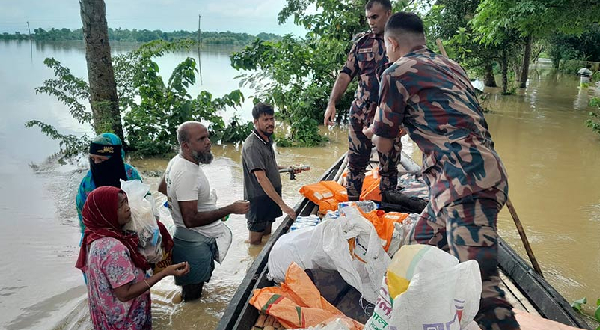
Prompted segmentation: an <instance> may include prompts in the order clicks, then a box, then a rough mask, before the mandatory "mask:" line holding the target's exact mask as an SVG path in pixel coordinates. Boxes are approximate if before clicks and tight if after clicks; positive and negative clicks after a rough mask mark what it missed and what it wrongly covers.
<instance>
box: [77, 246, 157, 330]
mask: <svg viewBox="0 0 600 330" xmlns="http://www.w3.org/2000/svg"><path fill="white" fill-rule="evenodd" d="M88 251H89V252H88V257H87V269H86V271H85V274H86V276H87V278H88V286H87V288H88V302H89V307H90V315H91V318H92V323H93V324H94V329H96V330H97V329H102V330H108V329H115V330H116V329H119V330H120V329H132V330H137V329H152V315H151V313H150V291H146V292H144V293H143V294H142V295H140V296H139V297H137V298H134V299H131V300H129V301H126V302H121V301H119V299H118V298H117V296H116V295H115V294H114V288H118V287H120V286H122V285H124V284H127V283H130V282H132V281H133V282H138V281H143V280H144V277H145V275H144V272H143V271H142V270H141V269H140V268H137V267H136V266H135V264H134V263H133V261H132V260H131V258H130V257H129V250H128V249H127V247H125V245H123V244H122V243H121V242H120V241H119V240H117V239H114V238H112V237H105V238H101V239H98V240H96V241H94V242H92V243H91V244H90V246H89V248H88Z"/></svg>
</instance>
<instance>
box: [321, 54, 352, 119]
mask: <svg viewBox="0 0 600 330" xmlns="http://www.w3.org/2000/svg"><path fill="white" fill-rule="evenodd" d="M356 49H357V43H354V44H353V45H352V49H351V50H350V52H349V53H348V59H347V60H346V64H344V67H343V68H342V71H341V72H340V73H339V74H338V76H337V79H336V80H335V83H334V84H333V88H332V89H331V95H330V96H329V102H328V103H327V109H326V110H325V116H324V119H323V124H324V125H325V126H327V125H333V122H334V120H335V112H336V109H335V105H336V103H337V101H339V100H340V98H342V95H344V93H345V92H346V89H348V85H349V84H350V81H352V78H354V76H355V75H356V74H357V72H358V62H357V60H356Z"/></svg>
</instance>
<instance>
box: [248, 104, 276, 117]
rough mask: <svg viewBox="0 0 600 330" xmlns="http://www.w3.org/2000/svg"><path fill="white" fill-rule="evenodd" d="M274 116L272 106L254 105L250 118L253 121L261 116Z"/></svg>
mask: <svg viewBox="0 0 600 330" xmlns="http://www.w3.org/2000/svg"><path fill="white" fill-rule="evenodd" d="M274 114H275V109H273V106H272V105H270V104H267V103H256V104H255V105H254V108H252V117H253V118H254V119H258V118H260V116H261V115H269V116H272V115H274Z"/></svg>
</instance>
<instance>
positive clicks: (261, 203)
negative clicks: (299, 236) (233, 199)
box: [242, 103, 296, 245]
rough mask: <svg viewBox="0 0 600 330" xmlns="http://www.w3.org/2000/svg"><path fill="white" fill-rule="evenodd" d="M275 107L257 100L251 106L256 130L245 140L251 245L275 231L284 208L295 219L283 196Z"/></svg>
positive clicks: (245, 189)
mask: <svg viewBox="0 0 600 330" xmlns="http://www.w3.org/2000/svg"><path fill="white" fill-rule="evenodd" d="M274 114H275V110H274V109H273V107H272V106H271V105H269V104H265V103H257V104H256V105H255V106H254V108H253V109H252V117H253V118H254V131H253V132H252V133H251V134H250V135H249V136H248V137H247V138H246V141H244V146H243V147H242V165H243V167H244V198H245V199H247V200H248V201H250V211H249V212H248V213H246V219H247V220H248V231H249V232H250V234H249V237H248V241H249V243H250V244H252V245H258V244H260V243H261V242H262V238H263V236H265V235H269V234H270V233H271V230H272V225H273V222H275V218H277V217H279V216H280V215H282V214H283V213H282V211H283V212H284V213H286V214H287V215H288V216H289V217H290V218H292V219H296V211H294V209H292V208H291V207H289V206H288V205H287V204H286V203H285V202H284V201H283V199H282V198H281V175H280V174H279V169H282V168H284V167H281V166H278V165H277V161H276V160H275V151H274V150H273V140H272V139H271V135H273V129H274V128H275V119H274V117H273V116H274Z"/></svg>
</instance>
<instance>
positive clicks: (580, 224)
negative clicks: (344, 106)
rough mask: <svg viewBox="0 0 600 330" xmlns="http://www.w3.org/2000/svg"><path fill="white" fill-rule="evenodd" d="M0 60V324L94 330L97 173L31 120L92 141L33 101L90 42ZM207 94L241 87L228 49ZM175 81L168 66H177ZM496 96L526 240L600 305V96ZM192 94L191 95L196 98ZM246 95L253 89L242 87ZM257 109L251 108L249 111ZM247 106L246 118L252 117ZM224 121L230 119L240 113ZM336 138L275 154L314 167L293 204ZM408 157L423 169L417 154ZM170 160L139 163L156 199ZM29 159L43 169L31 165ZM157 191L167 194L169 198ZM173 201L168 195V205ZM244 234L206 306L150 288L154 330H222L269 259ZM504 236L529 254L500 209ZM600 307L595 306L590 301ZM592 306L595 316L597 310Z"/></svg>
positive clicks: (227, 172)
mask: <svg viewBox="0 0 600 330" xmlns="http://www.w3.org/2000/svg"><path fill="white" fill-rule="evenodd" d="M0 53H1V54H3V56H5V57H6V58H7V62H6V63H11V65H10V66H7V65H4V66H0V85H1V86H3V89H2V90H0V105H1V106H2V110H1V113H2V116H0V159H1V160H2V162H0V210H2V214H3V217H2V220H1V221H2V230H0V251H2V253H0V329H7V330H16V329H90V328H91V324H90V322H89V314H88V311H87V294H86V290H85V287H84V285H83V281H82V278H81V274H80V272H79V271H78V270H76V269H75V268H74V263H75V260H76V258H77V253H78V243H79V239H80V234H79V229H78V225H77V218H76V217H77V215H76V213H75V209H74V198H75V192H76V189H77V185H78V184H79V181H80V180H81V177H82V176H83V175H84V172H85V171H86V169H85V168H86V166H87V164H86V162H85V161H83V162H79V163H77V164H74V165H69V166H56V165H55V164H49V165H48V164H45V163H44V159H45V158H46V157H48V155H50V154H52V153H53V152H56V151H57V143H56V142H54V141H51V140H49V139H48V138H47V137H45V136H44V135H42V134H41V133H39V132H38V131H37V130H35V129H26V128H24V126H23V123H24V121H25V120H28V119H40V120H43V121H45V122H48V123H50V124H53V125H54V126H56V127H57V128H59V129H60V130H61V131H63V132H65V133H69V134H76V135H81V134H83V133H89V129H88V128H85V127H82V126H81V125H79V124H78V123H77V122H75V121H74V120H72V119H71V118H70V117H69V115H68V109H66V108H65V107H64V106H63V105H61V104H60V103H58V102H56V101H55V100H54V99H52V98H50V97H48V96H45V95H36V94H35V92H34V91H33V87H36V86H39V85H40V84H41V81H43V79H47V78H49V77H50V76H51V72H50V71H49V70H48V69H46V68H45V67H43V65H42V64H41V61H42V60H43V58H44V57H48V56H53V57H56V58H57V59H58V60H60V61H62V62H63V63H66V64H68V65H69V66H70V67H71V68H73V72H74V73H75V74H76V75H78V76H85V58H84V55H83V48H82V46H81V45H79V44H75V45H70V46H64V45H60V46H56V47H50V48H48V47H46V48H44V47H41V46H40V45H37V44H34V45H33V46H32V45H30V44H29V43H0ZM185 56H195V53H191V54H173V56H172V57H169V56H166V57H165V59H164V60H163V62H161V63H159V64H160V65H161V69H163V68H164V67H166V68H167V69H168V68H169V67H170V68H173V67H175V65H176V63H177V62H178V61H180V60H181V59H183V58H185ZM202 63H203V65H205V67H203V74H204V83H205V85H204V86H198V85H195V86H194V87H193V89H194V90H196V89H205V88H206V89H209V90H211V88H212V92H213V93H216V94H217V95H220V94H222V93H223V92H225V91H229V90H231V89H233V88H236V86H237V82H236V81H235V80H233V76H235V75H236V74H237V72H235V71H234V70H232V69H231V68H230V67H229V58H228V53H227V52H221V51H216V52H213V53H210V52H207V53H206V54H204V53H203V54H202ZM167 72H168V71H167ZM487 92H489V93H491V94H490V97H489V98H488V100H487V101H486V104H485V105H486V107H487V108H489V109H490V110H491V112H489V113H488V114H486V118H487V121H488V124H489V127H490V131H491V133H492V137H493V139H494V141H495V144H496V149H497V150H498V153H499V154H500V156H501V158H502V160H503V161H504V164H505V166H506V168H507V170H508V174H509V182H510V197H511V199H512V201H513V204H514V206H515V208H516V210H517V212H518V214H519V217H520V219H521V221H522V222H523V225H524V227H525V229H526V231H527V234H528V236H529V240H530V241H531V244H532V247H533V250H534V253H535V255H536V256H537V258H538V261H539V263H540V264H541V266H542V270H543V271H544V275H545V276H546V278H547V279H548V281H549V282H550V284H551V285H552V286H554V287H555V288H556V289H557V290H558V291H559V292H560V293H561V294H563V295H564V296H565V298H567V300H569V301H572V300H575V299H579V298H582V297H584V296H585V297H587V298H588V300H589V301H590V302H595V301H596V299H597V298H600V282H599V281H598V278H600V230H599V229H598V227H599V226H600V174H598V162H599V161H600V136H599V135H598V134H596V133H594V132H592V131H591V130H590V129H589V128H587V127H586V126H585V120H586V119H587V118H588V114H587V113H588V112H589V111H590V110H591V109H590V108H589V107H588V106H587V104H588V101H589V99H590V97H592V96H594V95H596V93H597V92H596V90H594V89H589V90H579V89H578V80H577V77H575V76H572V75H561V74H556V73H554V72H553V71H552V70H550V68H549V67H547V66H543V65H539V66H534V67H533V68H532V70H531V73H530V80H529V83H528V86H527V88H526V89H525V90H521V91H519V92H518V94H517V95H512V96H502V95H499V91H498V90H488V91H487ZM193 93H195V92H194V91H192V94H193ZM244 93H245V94H246V95H247V96H248V95H250V92H249V91H248V90H244ZM250 103H251V102H250ZM248 106H249V105H248V104H245V105H244V106H243V107H242V109H239V110H238V114H240V115H241V116H242V118H244V119H250V115H249V108H248ZM231 114H232V113H224V114H223V116H224V117H225V116H231ZM322 132H323V134H325V135H327V136H328V137H329V138H330V140H331V142H329V143H327V144H326V145H325V146H323V147H319V148H278V149H277V159H278V162H279V164H280V165H293V164H306V165H310V166H311V171H309V172H303V173H301V174H299V175H298V176H297V180H295V181H290V180H289V178H287V177H286V176H285V175H284V176H283V180H282V181H283V196H284V199H285V200H286V201H287V202H288V203H289V204H295V203H296V202H297V201H298V200H299V198H300V196H299V195H298V189H299V188H300V186H302V185H304V184H307V183H313V182H315V181H317V180H318V179H319V177H320V176H321V174H322V173H323V172H324V171H325V170H326V169H327V168H329V167H330V166H331V165H332V163H333V162H334V161H335V160H336V159H338V158H339V157H341V156H342V155H343V154H344V152H345V151H346V148H347V142H346V141H347V135H346V134H347V133H346V131H345V130H344V129H343V128H341V129H340V128H336V129H333V130H323V131H322ZM405 150H406V151H407V152H408V153H409V154H412V155H413V157H414V158H415V160H417V162H419V158H420V155H419V152H418V150H415V148H414V146H412V145H410V146H408V147H407V148H405ZM213 153H214V154H215V156H216V157H215V161H214V162H213V163H212V164H210V165H208V166H206V167H205V171H206V173H207V174H208V175H207V176H208V177H209V179H210V181H211V185H212V186H213V188H215V189H216V191H217V194H218V197H219V201H218V204H220V205H223V204H226V203H230V202H233V201H235V200H238V199H241V198H242V197H243V191H242V182H243V181H242V169H241V165H240V146H239V145H238V146H235V145H226V146H223V145H213ZM167 161H168V159H133V160H131V163H132V164H133V165H134V166H136V167H137V168H138V169H139V170H140V171H142V173H146V176H145V177H144V179H145V181H146V182H147V183H149V184H150V185H151V186H152V189H153V191H155V190H156V185H157V183H158V177H156V176H152V175H150V174H151V173H154V172H155V171H159V172H160V171H163V170H164V168H165V166H166V164H167ZM30 163H36V164H40V166H39V167H30V166H29V164H30ZM154 194H155V196H157V197H160V195H159V194H158V193H156V192H155V193H154ZM163 198H164V197H163ZM227 224H228V226H230V228H231V230H232V232H233V235H234V239H233V243H232V245H231V248H230V250H229V253H228V255H227V257H226V258H225V260H224V262H223V264H221V265H218V266H217V268H216V269H215V272H214V274H213V277H212V279H211V281H210V282H209V283H208V284H207V285H206V286H205V289H204V294H203V298H202V299H201V300H200V301H199V302H194V303H179V302H178V300H179V289H178V288H177V287H176V286H175V285H174V283H173V280H172V279H165V280H163V281H161V282H160V283H159V284H158V285H156V286H155V287H154V288H153V289H152V298H153V304H152V312H153V318H154V328H155V329H159V330H160V329H189V328H194V327H197V328H202V329H211V328H214V327H215V326H216V324H217V323H218V321H219V319H220V317H221V316H222V314H223V311H224V310H225V308H226V306H227V304H228V302H229V301H230V299H231V297H232V296H233V294H234V293H235V291H236V289H237V287H238V285H239V284H240V282H241V281H242V279H243V278H244V276H245V273H246V270H247V269H248V267H249V266H250V265H251V263H252V261H253V260H254V258H255V257H256V255H258V253H259V252H260V247H250V246H249V245H248V244H247V243H245V242H244V240H245V239H246V238H247V235H248V231H247V229H246V222H245V219H244V218H243V217H241V216H232V217H231V218H230V220H229V221H228V222H227ZM499 230H500V234H501V235H502V237H504V238H505V239H506V240H507V241H508V243H509V244H511V246H513V247H514V248H515V249H516V250H517V251H518V252H519V253H520V254H521V255H523V256H525V253H524V249H523V248H522V244H521V243H520V239H519V236H518V234H517V232H516V229H515V226H514V223H513V221H512V219H511V217H510V214H509V213H508V212H507V211H506V210H503V211H502V212H501V213H500V216H499ZM590 305H591V304H590ZM586 310H587V311H588V312H590V311H591V310H592V309H591V306H587V307H586Z"/></svg>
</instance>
